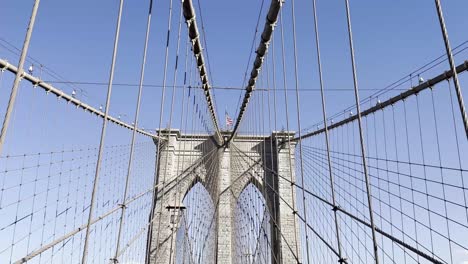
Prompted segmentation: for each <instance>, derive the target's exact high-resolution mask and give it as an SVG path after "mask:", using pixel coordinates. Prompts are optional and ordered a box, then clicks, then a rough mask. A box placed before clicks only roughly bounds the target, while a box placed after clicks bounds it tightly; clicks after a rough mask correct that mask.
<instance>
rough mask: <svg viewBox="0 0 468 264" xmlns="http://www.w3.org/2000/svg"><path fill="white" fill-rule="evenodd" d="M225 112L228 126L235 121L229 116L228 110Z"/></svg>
mask: <svg viewBox="0 0 468 264" xmlns="http://www.w3.org/2000/svg"><path fill="white" fill-rule="evenodd" d="M225 114H226V126H228V127H229V126H232V123H233V121H232V118H230V117H229V115H228V113H227V112H225Z"/></svg>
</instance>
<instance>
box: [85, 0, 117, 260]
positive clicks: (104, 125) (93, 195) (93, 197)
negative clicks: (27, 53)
mask: <svg viewBox="0 0 468 264" xmlns="http://www.w3.org/2000/svg"><path fill="white" fill-rule="evenodd" d="M123 2H124V0H120V4H119V11H118V17H117V25H116V30H115V39H114V49H113V53H112V64H111V68H110V74H109V86H108V88H107V99H106V108H105V114H104V120H103V122H102V130H101V140H100V143H99V151H98V157H97V161H96V171H95V175H94V182H93V191H92V193H91V204H90V207H89V215H88V222H87V227H86V235H85V239H84V245H83V256H82V259H81V262H82V263H83V264H86V262H87V255H88V244H89V237H90V232H91V230H90V226H91V221H92V219H93V210H94V206H95V202H96V195H97V188H98V182H99V171H100V168H101V159H102V154H103V148H104V139H105V137H106V128H107V116H108V114H109V108H110V100H111V94H112V82H113V81H114V69H115V61H116V58H117V48H118V44H119V37H120V22H121V20H122V9H123Z"/></svg>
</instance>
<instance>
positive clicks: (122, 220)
mask: <svg viewBox="0 0 468 264" xmlns="http://www.w3.org/2000/svg"><path fill="white" fill-rule="evenodd" d="M152 8H153V0H149V7H148V17H147V21H146V33H145V40H144V45H143V58H142V62H141V69H140V82H139V85H138V95H137V101H136V109H135V117H134V120H133V131H132V139H131V143H130V144H131V146H130V155H129V157H128V165H127V166H128V169H127V176H126V179H125V189H124V193H123V198H122V210H121V214H120V224H119V229H118V233H117V242H116V246H115V254H114V257H113V258H112V259H111V261H113V262H114V263H118V262H119V261H118V259H117V254H118V253H119V251H120V240H121V236H122V229H123V226H124V223H125V210H126V208H127V204H126V202H127V199H128V197H127V196H128V188H129V183H130V174H131V171H132V162H133V155H134V148H135V140H136V131H137V130H136V129H137V127H138V117H139V115H140V106H141V96H142V91H143V83H144V78H145V66H146V55H147V51H148V40H149V34H150V29H151V14H152Z"/></svg>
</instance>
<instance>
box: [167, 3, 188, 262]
mask: <svg viewBox="0 0 468 264" xmlns="http://www.w3.org/2000/svg"><path fill="white" fill-rule="evenodd" d="M181 30H182V6H181V8H180V15H179V29H178V33H177V49H176V57H175V66H174V79H173V83H172V100H171V112H170V113H169V134H170V133H171V130H172V116H173V112H174V100H175V94H176V83H177V72H178V66H179V49H180V31H181ZM182 97H184V95H183V94H182ZM167 159H168V157H167V156H166V166H167ZM177 160H179V158H178V159H177ZM175 176H176V177H177V179H178V178H179V177H178V175H177V170H176V175H175ZM165 193H166V192H164V193H163V196H162V198H161V203H162V202H164V194H165ZM176 203H177V202H176ZM175 210H177V211H178V210H180V209H175ZM177 214H178V212H177ZM173 237H174V231H171V241H170V250H169V264H172V250H173V247H172V242H173Z"/></svg>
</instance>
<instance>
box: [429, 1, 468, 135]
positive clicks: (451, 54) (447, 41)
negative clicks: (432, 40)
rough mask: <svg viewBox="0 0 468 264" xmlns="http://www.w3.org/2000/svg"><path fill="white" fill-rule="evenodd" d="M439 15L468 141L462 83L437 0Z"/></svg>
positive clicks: (467, 125) (467, 118) (467, 119)
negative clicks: (459, 79)
mask: <svg viewBox="0 0 468 264" xmlns="http://www.w3.org/2000/svg"><path fill="white" fill-rule="evenodd" d="M435 4H436V8H437V15H438V17H439V24H440V29H441V30H442V37H443V38H444V44H445V50H446V52H447V58H448V61H449V64H450V69H451V70H452V78H453V84H454V88H455V92H456V93H457V99H458V106H459V107H460V114H461V116H462V119H463V125H464V126H465V134H466V137H467V139H468V117H467V116H466V110H465V104H464V102H463V94H462V92H461V88H460V82H459V81H458V73H457V68H456V67H455V62H454V59H453V53H452V48H451V47H450V41H449V37H448V32H447V27H446V26H445V21H444V14H443V12H442V6H441V4H440V0H435Z"/></svg>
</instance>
